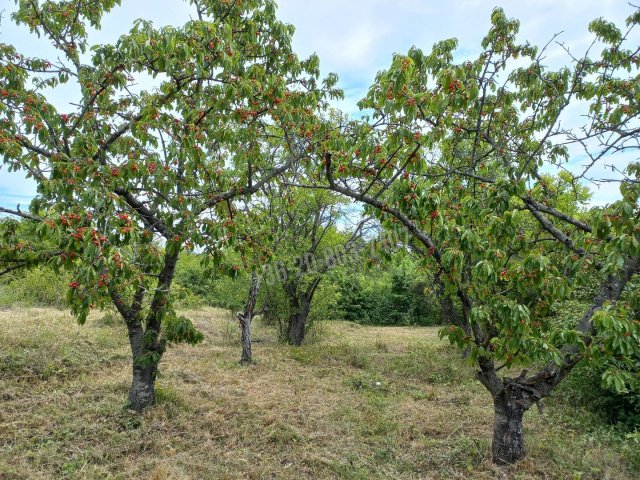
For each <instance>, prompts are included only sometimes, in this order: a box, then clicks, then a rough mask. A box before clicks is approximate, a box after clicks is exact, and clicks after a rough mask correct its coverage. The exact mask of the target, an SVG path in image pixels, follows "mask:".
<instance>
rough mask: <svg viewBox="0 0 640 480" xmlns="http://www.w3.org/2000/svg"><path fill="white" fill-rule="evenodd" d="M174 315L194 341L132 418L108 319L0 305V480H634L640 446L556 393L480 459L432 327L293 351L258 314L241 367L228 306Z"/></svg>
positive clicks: (477, 391)
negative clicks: (510, 449) (507, 459)
mask: <svg viewBox="0 0 640 480" xmlns="http://www.w3.org/2000/svg"><path fill="white" fill-rule="evenodd" d="M185 313H186V314H187V315H188V316H190V318H192V319H193V320H194V322H195V323H196V324H197V325H198V327H199V328H200V329H201V330H203V331H204V332H205V335H206V339H205V341H204V342H203V343H202V344H201V345H198V346H196V347H189V346H174V347H171V348H170V349H169V350H168V351H167V353H166V354H165V356H164V358H163V360H162V363H161V377H160V378H159V380H158V403H157V405H155V406H154V407H152V408H150V409H148V410H147V411H146V412H145V413H144V414H141V415H138V414H135V413H132V412H130V411H128V410H127V409H126V408H125V400H126V395H127V389H128V387H129V382H130V358H129V349H128V344H127V337H126V331H125V329H124V327H123V326H122V325H121V323H120V322H119V321H118V319H117V317H113V318H111V317H109V316H106V317H105V316H104V314H99V313H96V314H94V315H93V316H92V317H91V318H90V319H89V320H88V322H87V324H86V325H84V326H78V325H77V324H75V323H74V321H73V320H72V318H71V317H70V316H69V315H68V314H66V313H65V312H60V311H57V310H48V309H22V310H9V311H0V478H1V479H14V478H24V479H39V478H56V479H58V478H119V479H156V480H160V479H242V478H250V479H270V478H274V479H323V478H345V479H378V478H380V479H382V478H398V479H430V478H442V479H455V478H467V479H468V478H479V479H482V478H487V479H488V478H505V479H507V478H509V479H510V478H522V479H529V478H563V479H564V478H575V479H587V478H594V479H595V478H598V479H599V478H602V479H616V480H618V479H625V478H629V479H631V478H638V476H640V470H639V468H640V458H639V454H638V450H639V449H640V447H639V446H638V445H637V444H636V445H634V444H632V443H631V441H627V440H625V438H624V435H622V434H618V433H616V432H614V431H613V430H612V429H610V428H605V427H598V425H599V424H598V423H597V422H590V421H589V420H588V419H589V416H588V414H587V413H586V412H584V411H581V410H576V409H575V407H572V406H571V401H570V399H569V401H567V399H566V398H564V399H559V400H553V399H552V400H551V401H549V402H547V408H546V410H545V411H544V414H541V413H539V412H538V411H537V410H535V409H534V410H532V411H530V412H528V413H527V415H526V418H525V422H526V427H527V428H526V440H527V445H528V450H529V457H528V458H527V459H526V460H525V461H523V462H521V463H520V464H518V465H517V466H514V467H510V468H507V469H497V468H495V467H494V466H492V464H491V462H490V437H491V426H492V421H493V412H492V405H491V400H490V397H489V395H488V393H486V392H485V391H484V389H483V387H482V386H481V385H479V384H478V382H477V381H476V380H475V379H474V373H473V368H472V366H471V365H469V364H468V363H465V361H463V360H462V359H461V358H460V355H459V352H458V351H456V350H455V349H453V348H451V347H449V346H448V345H447V344H446V343H444V342H443V341H440V340H439V339H438V336H437V329H435V328H400V327H397V328H396V327H394V328H389V327H387V328H373V327H365V326H359V325H355V324H351V323H345V322H325V323H323V324H321V326H320V327H318V328H316V329H315V330H314V331H313V332H312V335H311V336H310V342H309V343H308V344H306V345H304V346H302V347H300V348H292V347H288V346H284V345H281V344H278V343H277V340H276V333H275V331H274V330H273V329H272V328H270V327H266V326H264V325H262V324H261V323H260V321H259V320H258V321H257V322H256V323H255V326H254V339H255V340H256V342H255V343H254V346H253V349H254V356H255V359H256V361H257V364H256V365H254V366H250V367H242V366H240V365H239V364H238V359H239V355H240V350H239V344H238V342H237V330H236V329H237V325H236V323H235V322H233V321H232V320H231V318H230V316H229V315H228V313H226V312H223V311H221V310H215V309H204V310H199V311H191V312H185ZM585 419H587V420H585Z"/></svg>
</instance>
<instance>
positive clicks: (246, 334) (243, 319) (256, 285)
mask: <svg viewBox="0 0 640 480" xmlns="http://www.w3.org/2000/svg"><path fill="white" fill-rule="evenodd" d="M259 291H260V278H259V277H258V275H257V274H256V273H255V272H254V273H252V274H251V286H250V287H249V294H248V296H247V302H246V304H245V306H244V312H242V313H241V314H239V315H238V321H239V322H240V328H241V332H242V335H241V336H242V355H241V356H240V363H241V364H242V365H248V364H250V363H253V358H252V356H251V322H252V320H253V315H254V311H255V308H256V303H257V301H258V293H259Z"/></svg>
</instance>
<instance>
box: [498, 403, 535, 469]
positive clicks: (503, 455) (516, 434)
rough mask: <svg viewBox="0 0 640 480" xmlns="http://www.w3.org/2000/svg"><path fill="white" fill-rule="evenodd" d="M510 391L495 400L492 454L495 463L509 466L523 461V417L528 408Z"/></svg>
mask: <svg viewBox="0 0 640 480" xmlns="http://www.w3.org/2000/svg"><path fill="white" fill-rule="evenodd" d="M507 392H508V390H505V391H504V392H503V394H501V395H498V396H495V397H494V398H493V407H494V412H495V419H494V423H493V441H492V443H491V453H492V457H493V462H494V463H496V464H498V465H508V464H512V463H515V462H517V461H519V460H522V459H523V458H524V457H525V455H526V452H525V449H524V425H523V421H522V419H523V416H524V412H526V411H527V409H528V407H527V406H525V405H526V404H523V403H522V402H521V400H519V399H518V398H516V396H515V395H509V394H508V393H507Z"/></svg>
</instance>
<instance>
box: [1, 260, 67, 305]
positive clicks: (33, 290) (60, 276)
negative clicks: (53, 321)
mask: <svg viewBox="0 0 640 480" xmlns="http://www.w3.org/2000/svg"><path fill="white" fill-rule="evenodd" d="M70 280H71V279H70V277H69V276H68V274H66V273H63V272H55V271H54V270H53V269H51V268H48V267H38V268H34V269H31V270H27V271H23V272H20V273H19V274H16V275H15V276H13V277H11V278H9V279H7V280H5V281H4V282H3V283H0V305H2V306H7V307H9V306H27V307H55V308H64V307H65V306H66V293H67V285H68V284H69V282H70Z"/></svg>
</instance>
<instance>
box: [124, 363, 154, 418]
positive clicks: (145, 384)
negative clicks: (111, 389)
mask: <svg viewBox="0 0 640 480" xmlns="http://www.w3.org/2000/svg"><path fill="white" fill-rule="evenodd" d="M156 374H157V365H148V366H145V367H142V366H136V365H134V367H133V381H132V382H131V390H129V408H130V409H131V410H135V411H136V412H141V411H142V410H144V409H145V408H147V407H149V406H151V405H153V404H154V402H155V400H156V393H155V383H156Z"/></svg>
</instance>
